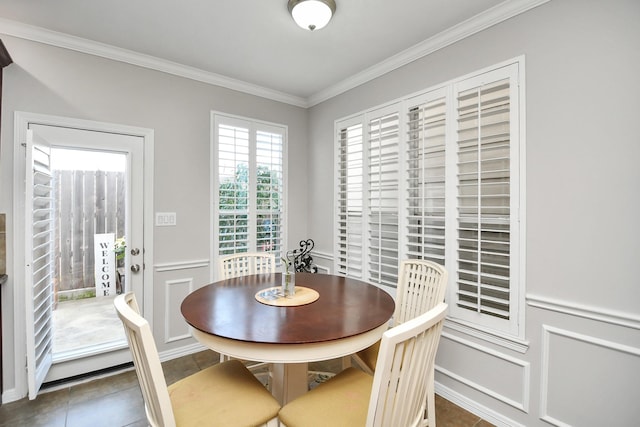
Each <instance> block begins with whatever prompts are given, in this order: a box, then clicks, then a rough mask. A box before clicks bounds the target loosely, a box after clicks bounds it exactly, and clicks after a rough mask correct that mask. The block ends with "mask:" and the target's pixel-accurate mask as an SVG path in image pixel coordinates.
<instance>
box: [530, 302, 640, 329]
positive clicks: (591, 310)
mask: <svg viewBox="0 0 640 427" xmlns="http://www.w3.org/2000/svg"><path fill="white" fill-rule="evenodd" d="M527 305H529V306H530V307H536V308H541V309H543V310H550V311H555V312H558V313H562V314H568V315H570V316H577V317H582V318H585V319H590V320H597V321H600V322H604V323H609V324H612V325H617V326H624V327H627V328H632V329H640V316H637V315H634V314H631V313H626V312H623V311H616V310H607V309H604V308H601V307H594V306H590V305H586V304H579V303H574V302H570V301H563V300H559V299H554V298H548V297H545V296H541V295H532V294H528V295H527Z"/></svg>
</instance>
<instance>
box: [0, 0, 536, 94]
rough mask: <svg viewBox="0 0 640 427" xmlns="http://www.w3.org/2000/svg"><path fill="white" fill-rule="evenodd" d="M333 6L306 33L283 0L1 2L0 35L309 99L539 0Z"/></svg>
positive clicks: (369, 0)
mask: <svg viewBox="0 0 640 427" xmlns="http://www.w3.org/2000/svg"><path fill="white" fill-rule="evenodd" d="M336 3H337V10H336V13H335V15H334V17H333V19H332V20H331V22H330V23H329V25H327V27H325V28H323V29H321V30H318V31H314V32H309V31H305V30H303V29H301V28H299V27H298V26H297V25H296V24H295V23H294V22H293V19H292V18H291V16H290V15H289V12H288V10H287V0H188V1H176V0H101V1H98V0H96V1H91V0H28V1H25V0H0V33H4V34H8V35H12V36H17V37H22V38H27V39H32V40H36V41H41V42H45V43H49V44H54V45H60V46H64V47H70V48H73V49H76V50H80V51H86V52H89V53H93V54H98V55H102V56H107V57H113V58H114V59H118V60H124V61H126V62H131V63H136V64H137V65H144V66H149V67H151V68H157V69H161V70H163V71H168V72H172V73H174V74H182V75H185V76H187V77H191V78H196V79H198V80H202V81H208V82H212V83H214V84H221V85H223V86H227V87H231V88H233V89H239V90H243V91H245V92H254V93H256V94H259V95H261V96H266V97H270V98H273V99H279V100H282V101H285V102H290V103H292V104H297V105H303V106H308V105H313V104H314V103H317V102H320V101H322V100H323V99H327V98H329V97H331V96H333V95H335V94H338V93H340V92H342V91H344V90H347V89H349V88H351V87H354V86H356V85H358V84H360V83H363V82H364V81H366V80H368V79H371V78H373V77H376V76H377V75H381V74H383V73H384V72H388V71H390V70H391V69H393V68H396V67H398V66H401V65H404V64H405V63H407V62H409V61H410V60H413V59H416V58H417V57H420V56H423V55H425V54H428V53H429V52H430V51H433V50H435V49H437V48H440V47H443V46H445V45H447V44H450V43H452V42H455V41H457V40H459V39H460V38H462V37H465V36H467V35H469V34H473V33H474V32H477V31H479V30H481V29H483V28H486V27H488V26H490V25H493V24H495V23H497V22H500V21H501V20H504V19H507V18H509V17H511V16H513V15H516V14H518V13H521V12H523V11H525V10H528V9H529V8H531V7H534V6H535V5H536V4H538V3H540V1H539V0H537V1H536V0H507V1H504V0H336ZM24 24H26V25H24ZM34 27H37V28H34ZM45 30H48V31H45ZM59 33H62V34H59ZM66 35H71V36H75V37H78V38H80V39H77V38H75V37H68V36H66ZM88 41H91V42H88ZM94 42H99V43H98V44H96V43H94ZM139 54H143V55H139Z"/></svg>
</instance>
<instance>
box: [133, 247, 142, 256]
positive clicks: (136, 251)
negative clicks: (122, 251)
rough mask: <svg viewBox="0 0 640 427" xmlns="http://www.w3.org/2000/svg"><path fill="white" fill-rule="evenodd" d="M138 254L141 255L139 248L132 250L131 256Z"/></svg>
mask: <svg viewBox="0 0 640 427" xmlns="http://www.w3.org/2000/svg"><path fill="white" fill-rule="evenodd" d="M138 254H140V249H138V248H133V249H131V255H138Z"/></svg>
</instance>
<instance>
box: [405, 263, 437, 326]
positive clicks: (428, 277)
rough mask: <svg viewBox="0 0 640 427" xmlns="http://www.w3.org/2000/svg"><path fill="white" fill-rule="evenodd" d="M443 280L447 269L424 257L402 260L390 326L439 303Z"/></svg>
mask: <svg viewBox="0 0 640 427" xmlns="http://www.w3.org/2000/svg"><path fill="white" fill-rule="evenodd" d="M447 279H448V274H447V270H445V268H444V267H443V266H441V265H440V264H436V263H435V262H432V261H427V260H405V261H402V262H401V263H400V274H399V276H398V288H397V295H396V309H395V311H394V313H393V325H395V326H397V325H399V324H401V323H404V322H406V321H407V320H409V319H413V318H415V317H417V316H419V315H421V314H423V313H425V312H427V311H428V310H431V309H432V308H433V307H435V306H436V305H437V304H439V303H441V302H443V301H444V294H445V290H446V288H447Z"/></svg>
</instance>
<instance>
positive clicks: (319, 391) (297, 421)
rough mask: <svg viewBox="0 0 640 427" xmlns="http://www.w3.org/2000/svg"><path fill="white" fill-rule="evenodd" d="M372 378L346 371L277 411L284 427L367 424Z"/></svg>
mask: <svg viewBox="0 0 640 427" xmlns="http://www.w3.org/2000/svg"><path fill="white" fill-rule="evenodd" d="M372 385H373V377H372V376H371V375H369V374H366V373H364V372H362V371H360V370H359V369H356V368H347V369H345V370H344V371H342V372H340V373H339V374H338V375H336V376H335V377H333V378H331V379H330V380H328V381H327V382H325V383H323V384H320V385H319V386H318V387H316V388H315V389H313V390H311V391H310V392H308V393H305V394H304V395H302V396H300V397H299V398H297V399H295V400H293V401H292V402H290V403H288V404H287V405H285V407H284V408H282V409H281V410H280V414H279V417H280V420H281V421H282V422H283V423H284V424H285V425H286V426H287V427H300V426H305V427H326V426H331V427H341V426H344V427H357V426H364V425H365V423H366V421H367V412H368V410H369V399H370V397H371V387H372Z"/></svg>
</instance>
